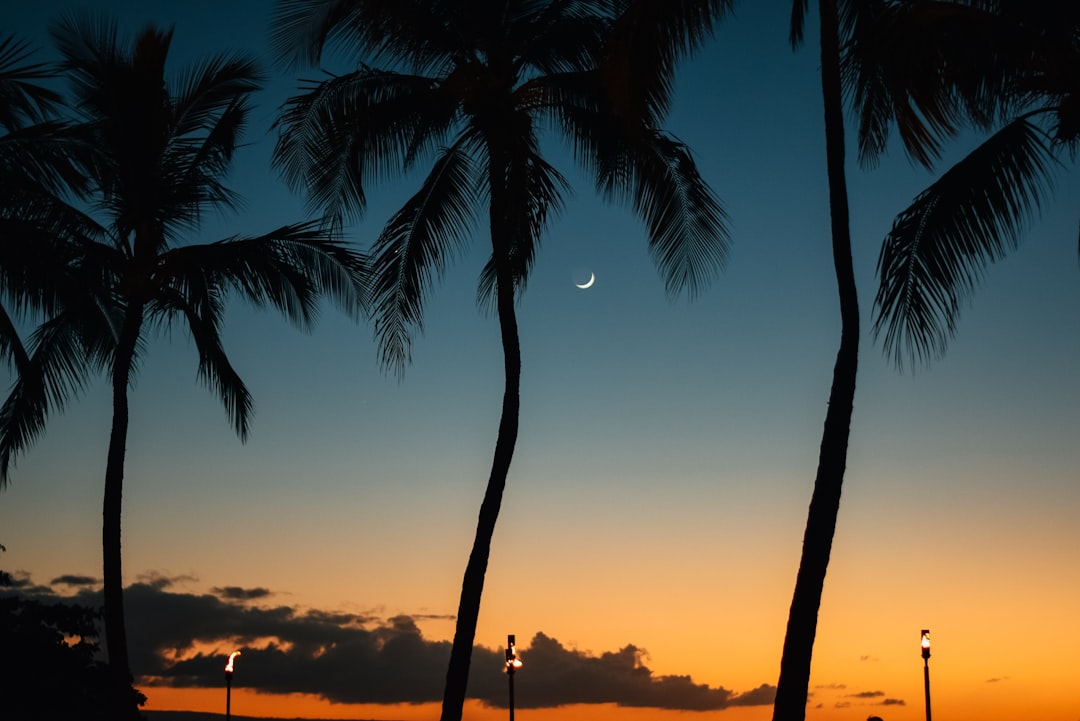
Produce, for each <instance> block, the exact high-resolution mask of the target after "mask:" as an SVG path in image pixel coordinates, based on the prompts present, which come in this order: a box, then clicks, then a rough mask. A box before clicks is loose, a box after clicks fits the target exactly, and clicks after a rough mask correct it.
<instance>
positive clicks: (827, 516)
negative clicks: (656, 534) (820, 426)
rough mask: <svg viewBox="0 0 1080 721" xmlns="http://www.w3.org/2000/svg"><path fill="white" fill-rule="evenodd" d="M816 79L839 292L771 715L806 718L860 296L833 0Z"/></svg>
mask: <svg viewBox="0 0 1080 721" xmlns="http://www.w3.org/2000/svg"><path fill="white" fill-rule="evenodd" d="M818 8H819V12H820V17H821V85H822V97H823V100H824V105H825V153H826V164H827V167H828V179H829V214H830V217H831V220H832V246H833V263H834V265H835V268H836V281H837V286H838V289H839V295H840V317H841V330H840V350H839V351H838V352H837V354H836V365H835V366H834V367H833V380H832V390H831V391H830V393H829V408H828V410H827V411H826V414H825V427H824V430H823V432H822V436H821V448H820V450H819V455H818V469H817V478H816V479H815V480H814V492H813V496H812V497H811V499H810V510H809V513H808V514H807V519H806V532H805V534H804V536H803V548H802V558H801V559H800V561H799V573H798V576H797V578H796V581H795V593H794V595H793V597H792V600H791V610H790V612H789V615H788V625H787V634H786V636H785V637H784V651H783V656H782V657H781V660H780V679H779V681H778V682H777V688H776V700H775V702H774V705H773V721H802V719H805V718H806V700H807V689H808V688H809V684H810V661H811V657H812V656H813V652H814V637H815V635H816V634H817V620H818V609H819V608H820V607H821V594H822V590H823V589H824V586H825V572H826V570H827V569H828V566H829V555H830V553H831V552H832V541H833V535H834V533H835V531H836V518H837V515H838V513H839V511H840V491H841V487H842V486H843V483H844V469H845V467H846V465H847V448H848V437H849V435H850V432H851V415H852V410H853V408H854V401H855V380H856V373H857V370H858V365H859V303H858V295H857V293H856V288H855V273H854V269H853V267H852V261H851V231H850V228H849V226H848V199H847V181H846V179H845V175H844V117H843V99H842V97H841V89H840V37H839V19H838V14H837V3H836V0H819V1H818Z"/></svg>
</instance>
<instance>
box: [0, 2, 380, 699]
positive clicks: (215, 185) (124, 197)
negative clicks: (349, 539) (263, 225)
mask: <svg viewBox="0 0 1080 721" xmlns="http://www.w3.org/2000/svg"><path fill="white" fill-rule="evenodd" d="M52 35H53V39H54V41H55V43H56V45H57V48H58V49H59V51H60V54H61V56H62V63H61V67H62V69H63V70H64V71H65V73H66V74H67V76H68V78H69V80H70V83H71V87H72V108H73V110H74V111H75V112H77V114H78V116H79V117H78V119H79V129H80V132H81V133H82V136H83V137H84V138H85V139H86V141H87V142H88V144H89V145H88V147H90V148H92V149H93V152H92V153H91V154H89V155H87V156H85V157H82V158H80V162H79V167H80V170H81V171H82V172H83V174H84V178H85V184H86V191H87V193H88V195H87V206H88V208H89V209H88V212H87V213H85V214H84V213H82V212H80V211H79V210H78V208H76V207H74V206H69V207H67V208H66V209H65V213H66V215H67V216H69V217H73V218H77V219H79V222H77V223H62V224H52V225H50V226H48V227H47V229H48V230H49V231H52V232H55V231H58V230H63V231H64V233H63V235H62V236H61V237H60V238H59V239H58V241H57V242H54V243H53V244H52V245H53V247H54V248H57V250H56V252H54V253H52V254H51V255H50V258H52V259H53V260H54V261H58V263H57V265H56V266H55V267H54V268H53V276H52V277H53V278H54V280H55V285H56V286H58V288H59V290H58V291H57V297H58V298H60V299H61V300H62V302H61V303H60V304H59V305H58V307H57V308H55V312H54V313H51V314H49V315H48V317H46V319H45V321H44V322H43V323H42V324H41V326H40V327H39V328H38V329H37V330H36V331H35V334H34V336H33V344H32V345H33V349H34V351H33V356H32V359H31V362H30V364H29V366H28V367H30V368H31V369H33V371H34V372H31V373H24V374H20V377H19V379H18V381H17V383H16V385H15V387H14V389H13V391H12V394H11V396H10V397H9V398H8V399H7V401H6V402H5V404H4V406H3V407H2V408H0V428H2V432H0V465H2V467H3V468H4V469H6V468H7V467H8V464H9V461H10V459H11V458H13V457H14V455H16V454H17V453H18V452H20V451H22V450H24V449H25V448H26V447H27V446H28V444H29V443H30V442H32V441H33V440H34V439H35V438H36V437H37V436H38V435H40V433H41V432H42V431H43V429H44V423H45V417H46V415H47V413H48V411H49V409H50V402H51V401H52V402H55V400H56V399H57V398H58V397H61V398H62V397H64V396H66V395H67V394H69V393H70V392H71V391H73V390H75V389H77V388H79V387H81V386H82V385H83V384H84V383H86V382H87V379H88V373H89V371H91V370H94V369H102V370H105V371H106V372H107V374H108V377H109V380H110V382H111V385H112V404H113V413H112V428H111V434H110V438H109V447H108V456H107V463H106V471H105V498H104V504H103V523H102V545H103V558H104V596H105V609H104V617H105V631H106V648H107V651H108V657H109V665H110V668H111V673H112V676H113V680H114V686H115V688H116V689H117V693H116V694H115V697H116V703H117V708H116V709H115V710H114V716H113V717H114V718H118V719H120V718H133V717H137V715H138V714H137V709H136V707H135V705H134V703H132V696H131V695H130V682H131V672H130V668H129V662H128V649H127V641H126V631H125V626H124V610H123V585H122V572H121V548H120V538H121V534H120V531H121V524H120V520H121V506H122V489H123V481H124V457H125V450H126V445H127V432H128V422H129V414H128V389H129V387H130V385H131V383H132V381H133V379H134V377H135V374H136V372H137V364H138V362H139V361H140V360H141V358H142V356H143V355H144V351H145V348H144V345H145V338H146V335H147V334H148V332H150V331H152V330H154V329H156V328H161V327H164V326H168V325H170V324H171V323H173V322H180V323H183V325H184V327H186V328H187V330H188V331H189V332H190V334H191V338H192V339H193V340H194V343H195V347H196V350H197V352H198V355H199V376H200V378H201V379H202V380H203V381H204V382H205V383H206V384H207V385H208V386H209V387H210V388H211V390H212V391H213V392H214V393H215V394H216V395H218V396H219V397H220V398H221V400H222V402H223V403H224V405H225V408H226V410H227V412H228V415H229V418H230V421H231V423H232V425H233V427H234V429H235V430H236V432H237V433H238V434H239V435H240V437H241V439H244V438H246V436H247V433H248V429H249V424H250V420H251V416H252V413H253V405H252V399H251V396H250V394H249V393H248V390H247V388H246V387H245V386H244V384H243V382H242V381H241V379H240V377H239V375H238V374H237V372H236V370H235V369H234V368H233V367H232V365H231V364H230V363H229V360H228V358H227V356H226V354H225V351H224V348H223V347H222V342H221V324H222V319H223V314H224V309H225V301H226V299H227V297H228V294H229V293H230V292H237V293H239V294H240V295H241V296H242V297H244V298H246V299H248V300H249V301H250V302H251V303H253V304H254V305H256V306H272V307H275V308H277V309H278V310H279V311H281V312H282V313H283V314H284V315H285V316H286V317H287V318H288V319H289V320H290V321H292V322H294V323H295V324H297V325H299V326H301V327H307V326H308V325H309V324H311V323H312V322H313V321H314V320H315V317H316V313H317V311H318V307H319V299H320V298H321V297H323V296H327V297H330V298H332V299H333V300H335V301H336V302H338V303H339V304H341V305H342V306H343V307H344V308H345V309H346V310H348V311H349V312H350V313H356V312H357V311H359V309H360V304H361V302H362V300H363V299H364V294H363V290H364V285H363V283H364V281H363V278H364V275H363V271H364V262H363V261H362V258H361V256H359V255H358V254H356V253H353V252H351V251H350V250H348V248H347V247H345V246H344V245H342V244H341V243H339V242H337V241H336V240H334V237H333V236H332V235H331V234H330V233H329V232H328V231H326V230H324V229H322V226H321V224H318V223H311V222H309V223H301V224H297V225H290V226H285V227H282V228H279V229H277V230H275V231H272V232H270V233H267V234H265V235H259V236H247V237H231V238H227V239H224V240H220V241H217V242H214V243H206V244H182V243H181V242H180V241H181V240H182V237H183V232H184V231H190V230H193V229H195V228H197V226H198V224H199V219H200V215H201V213H203V212H205V211H206V210H208V209H212V208H222V209H229V208H233V207H234V206H235V203H236V200H237V196H236V195H235V194H234V193H233V192H232V191H231V190H230V189H229V188H228V187H226V186H225V185H224V184H223V182H222V180H223V178H224V176H225V174H226V172H227V170H228V168H229V165H230V162H231V160H232V157H233V153H234V151H235V149H236V147H237V142H238V138H239V137H240V133H241V131H242V129H243V126H244V121H245V118H246V115H247V112H248V108H249V98H250V96H251V94H252V93H253V92H254V91H255V90H256V89H257V88H258V87H259V80H260V76H259V73H258V71H257V69H256V67H255V65H254V63H253V62H252V61H251V60H248V59H245V58H241V57H233V58H230V57H225V56H215V57H212V58H210V59H208V60H206V61H205V62H203V63H201V64H197V65H195V66H194V67H192V68H190V69H188V70H187V71H186V72H184V73H183V74H181V75H178V76H177V78H178V82H173V81H171V79H169V78H167V77H166V73H165V70H166V61H167V58H168V52H169V46H170V42H171V38H172V33H171V31H168V30H162V29H158V28H155V27H152V26H150V27H147V28H146V29H144V30H142V31H141V32H140V33H139V34H138V36H137V37H136V38H135V40H134V42H133V43H132V44H131V45H130V46H126V45H125V44H124V43H122V42H121V41H120V39H118V37H117V27H116V23H115V22H113V21H108V20H105V19H100V18H95V17H91V16H71V17H68V18H65V19H64V20H62V21H60V22H58V23H57V24H55V25H54V26H53V28H52ZM95 217H96V218H100V222H99V221H97V220H95ZM80 296H81V297H80ZM57 383H59V384H60V385H57Z"/></svg>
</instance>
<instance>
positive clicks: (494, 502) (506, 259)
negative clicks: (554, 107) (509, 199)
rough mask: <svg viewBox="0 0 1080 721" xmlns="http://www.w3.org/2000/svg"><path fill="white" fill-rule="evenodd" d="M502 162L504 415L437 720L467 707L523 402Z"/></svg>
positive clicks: (494, 188) (498, 209)
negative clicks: (493, 543) (489, 568)
mask: <svg viewBox="0 0 1080 721" xmlns="http://www.w3.org/2000/svg"><path fill="white" fill-rule="evenodd" d="M502 167H505V165H504V164H501V163H499V162H498V161H496V160H493V161H492V163H491V169H490V171H489V172H490V177H491V208H490V222H491V245H492V253H493V257H494V258H495V273H496V278H497V287H496V303H497V308H498V314H499V330H500V333H501V336H502V346H503V367H504V369H505V373H506V386H505V389H504V391H503V405H502V416H501V418H500V419H499V436H498V438H497V439H496V441H495V456H494V458H493V459H492V462H491V474H490V475H489V476H488V483H487V489H486V490H485V492H484V501H483V503H482V504H481V505H480V516H479V518H478V519H477V522H476V537H475V538H474V540H473V547H472V552H471V553H470V554H469V563H468V565H466V566H465V577H464V579H463V580H462V582H461V600H460V601H459V602H458V613H457V623H456V626H455V628H454V643H453V647H452V648H451V650H450V664H449V667H448V668H447V671H446V687H445V688H444V689H443V705H442V716H441V721H461V715H462V709H463V707H464V705H465V691H466V687H467V686H468V683H469V665H470V662H471V660H472V649H473V641H474V639H475V637H476V624H477V621H478V619H479V617H480V597H481V596H482V595H483V592H484V576H485V574H486V573H487V565H488V557H489V556H490V555H491V539H492V537H493V536H494V534H495V522H496V521H497V520H498V518H499V509H500V507H501V506H502V495H503V489H504V488H505V487H506V476H507V474H508V473H509V472H510V461H511V460H512V459H513V456H514V445H515V444H516V443H517V434H518V411H519V408H520V404H521V398H520V388H521V345H520V343H519V341H518V331H517V317H516V315H515V312H514V278H513V271H512V269H511V261H510V254H509V247H510V244H509V242H508V223H507V220H506V210H505V208H506V207H507V203H506V201H505V197H506V191H505V189H504V188H503V187H502V182H503V180H502V179H504V178H505V177H506V174H505V172H502V170H501V168H502Z"/></svg>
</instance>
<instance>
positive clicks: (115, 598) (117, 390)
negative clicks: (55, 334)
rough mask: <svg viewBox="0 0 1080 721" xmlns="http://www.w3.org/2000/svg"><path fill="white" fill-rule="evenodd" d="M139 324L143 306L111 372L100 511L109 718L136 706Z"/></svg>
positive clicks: (133, 312)
mask: <svg viewBox="0 0 1080 721" xmlns="http://www.w3.org/2000/svg"><path fill="white" fill-rule="evenodd" d="M141 325H142V308H141V307H129V309H128V314H127V316H126V317H125V318H124V325H123V327H122V329H121V331H120V338H119V341H118V343H117V348H116V358H115V360H114V361H113V368H112V392H113V419H112V432H111V434H110V436H109V454H108V460H107V462H106V466H105V501H104V504H103V509H102V524H101V545H102V557H103V561H104V590H105V648H106V650H107V651H108V654H109V671H110V675H111V678H112V685H113V699H114V709H113V718H115V719H118V721H123V720H125V719H137V718H138V717H139V716H138V708H137V706H136V705H135V703H134V698H133V696H132V694H131V682H132V676H131V664H130V662H129V660H128V645H127V629H126V627H125V624H124V596H123V593H124V588H123V571H122V568H121V553H120V515H121V508H122V505H123V495H124V494H123V487H124V455H125V453H126V450H127V431H128V396H127V391H128V383H129V380H130V377H131V364H132V359H133V358H134V355H135V346H136V343H137V341H138V338H139V331H140V327H141Z"/></svg>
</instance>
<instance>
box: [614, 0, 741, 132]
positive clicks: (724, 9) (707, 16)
mask: <svg viewBox="0 0 1080 721" xmlns="http://www.w3.org/2000/svg"><path fill="white" fill-rule="evenodd" d="M616 4H617V6H618V8H619V13H618V16H617V17H616V19H615V21H614V24H613V26H612V28H611V31H610V33H609V35H608V40H607V43H606V44H605V46H604V59H603V60H602V61H601V64H600V68H599V70H600V73H601V75H602V76H603V78H604V87H605V88H607V89H608V92H609V93H610V95H611V98H612V101H613V102H614V104H615V105H616V107H618V108H619V109H620V110H619V113H620V114H621V115H624V116H627V117H629V118H632V119H634V120H637V119H639V118H647V119H648V121H649V123H650V124H656V123H659V121H660V120H661V119H663V117H664V116H665V115H666V114H667V111H668V108H669V107H670V105H671V97H672V92H673V89H674V86H673V79H674V73H675V67H676V64H677V63H678V61H679V60H680V59H681V58H683V57H686V56H688V55H690V54H692V53H693V52H694V51H695V50H697V49H698V48H699V47H700V46H701V45H702V44H703V43H704V42H705V40H706V39H707V38H708V37H709V36H710V35H711V34H712V32H713V29H714V27H715V26H716V24H717V23H719V22H720V20H721V19H723V18H724V17H725V16H727V15H728V14H730V13H731V12H732V8H733V2H732V1H731V0H667V1H666V2H656V1H655V0H621V2H618V3H616Z"/></svg>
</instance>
